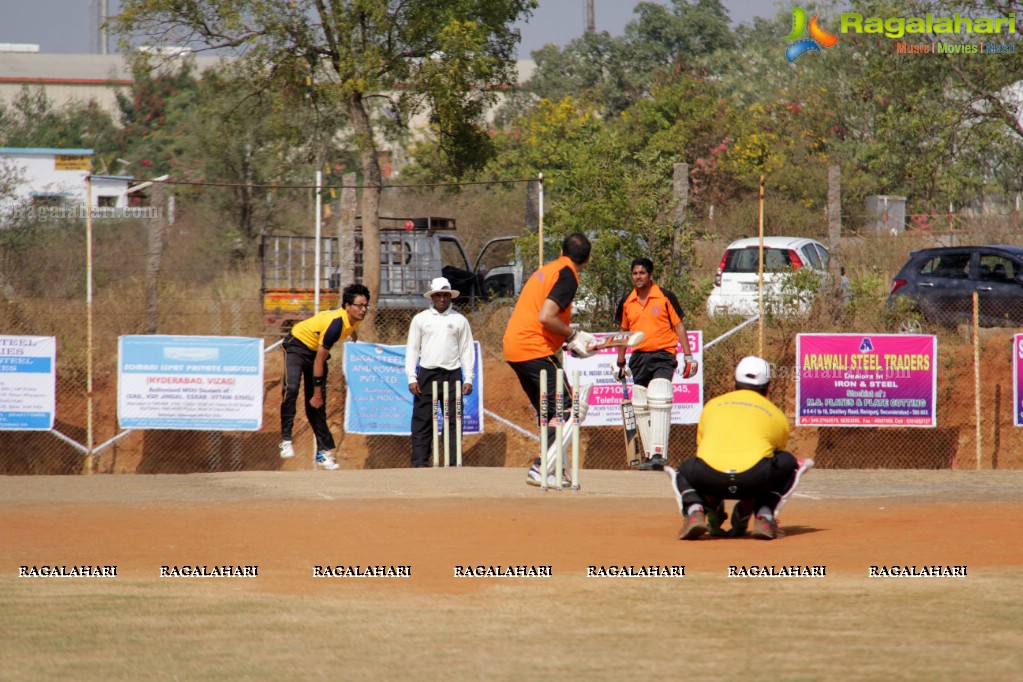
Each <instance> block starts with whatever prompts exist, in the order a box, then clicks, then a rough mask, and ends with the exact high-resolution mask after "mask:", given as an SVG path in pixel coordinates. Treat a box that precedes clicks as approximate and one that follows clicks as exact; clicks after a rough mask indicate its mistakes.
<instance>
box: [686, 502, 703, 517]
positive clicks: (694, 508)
mask: <svg viewBox="0 0 1023 682" xmlns="http://www.w3.org/2000/svg"><path fill="white" fill-rule="evenodd" d="M702 511H703V505H702V504H691V505H689V509H687V510H686V515H687V516H692V515H693V514H696V513H697V512H702Z"/></svg>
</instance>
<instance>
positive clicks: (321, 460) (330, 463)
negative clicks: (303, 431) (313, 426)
mask: <svg viewBox="0 0 1023 682" xmlns="http://www.w3.org/2000/svg"><path fill="white" fill-rule="evenodd" d="M316 463H317V464H319V465H320V466H321V467H323V468H324V469H327V470H329V471H336V470H337V469H340V468H341V465H340V464H338V463H337V462H335V461H334V456H333V455H332V454H330V450H320V451H319V452H317V453H316Z"/></svg>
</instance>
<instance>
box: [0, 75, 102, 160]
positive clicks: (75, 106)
mask: <svg viewBox="0 0 1023 682" xmlns="http://www.w3.org/2000/svg"><path fill="white" fill-rule="evenodd" d="M116 134H117V126H116V124H115V123H114V120H113V118H112V117H111V116H110V114H108V113H107V112H106V111H104V110H103V109H101V108H100V107H99V105H98V104H96V102H95V101H92V100H90V101H87V102H81V101H77V100H74V101H71V102H68V103H67V104H65V105H64V106H61V107H57V106H54V104H53V102H52V101H51V100H50V99H49V97H47V95H46V90H45V89H44V88H42V87H39V88H29V87H27V86H26V87H24V88H22V89H21V91H19V92H18V94H17V95H15V96H14V98H13V99H12V100H11V102H10V104H5V103H3V102H0V146H2V147H52V148H55V149H92V150H93V151H94V152H96V154H97V155H100V154H103V153H107V152H110V151H112V150H113V149H114V146H115V144H116V143H115V141H114V139H115V137H116Z"/></svg>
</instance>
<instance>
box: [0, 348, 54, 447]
mask: <svg viewBox="0 0 1023 682" xmlns="http://www.w3.org/2000/svg"><path fill="white" fill-rule="evenodd" d="M56 366H57V339H56V337H53V336H0V431H48V430H50V429H52V428H53V415H54V413H55V412H56V409H57V408H56V405H57V373H56Z"/></svg>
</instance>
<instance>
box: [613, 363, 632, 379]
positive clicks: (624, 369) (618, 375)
mask: <svg viewBox="0 0 1023 682" xmlns="http://www.w3.org/2000/svg"><path fill="white" fill-rule="evenodd" d="M611 376H613V377H614V380H615V381H624V379H625V377H631V376H632V370H631V369H629V368H628V366H627V365H622V366H621V367H619V366H617V365H611Z"/></svg>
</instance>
